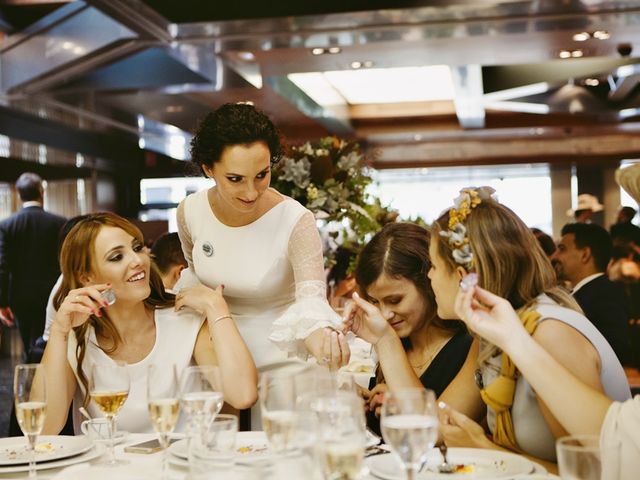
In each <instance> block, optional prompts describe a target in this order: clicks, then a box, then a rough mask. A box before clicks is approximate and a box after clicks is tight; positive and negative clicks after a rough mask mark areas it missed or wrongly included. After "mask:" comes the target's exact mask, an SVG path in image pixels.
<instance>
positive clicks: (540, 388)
mask: <svg viewBox="0 0 640 480" xmlns="http://www.w3.org/2000/svg"><path fill="white" fill-rule="evenodd" d="M463 286H464V283H463V284H462V285H461V287H462V288H461V289H460V292H459V293H458V296H457V299H456V303H455V311H456V314H457V316H458V318H461V319H462V320H464V322H465V323H466V324H467V326H468V327H469V329H470V330H472V331H473V332H474V333H476V334H478V335H480V336H482V338H484V339H485V340H486V341H488V342H491V343H492V344H493V345H496V346H497V347H499V348H500V349H502V350H503V351H504V353H505V354H506V355H508V356H509V358H510V359H511V361H513V362H514V364H515V366H516V367H517V368H518V370H519V371H520V372H521V373H522V374H523V375H524V376H525V377H526V378H527V380H528V381H529V382H530V384H531V387H532V388H533V389H534V390H535V392H536V395H537V396H538V397H540V399H541V400H542V401H543V402H544V405H546V407H547V408H548V409H549V410H550V412H551V414H552V415H553V416H554V417H555V418H557V419H558V421H559V422H560V424H561V425H562V427H563V428H564V429H565V430H566V431H567V432H568V433H570V434H571V435H599V436H600V450H601V452H602V456H601V462H602V478H603V479H605V478H606V479H617V480H632V479H636V478H637V476H638V470H640V396H636V397H635V398H634V399H633V400H627V401H625V402H614V401H612V400H611V399H610V398H608V397H607V396H605V395H603V393H602V392H600V391H598V390H596V389H594V388H592V387H590V386H589V385H587V384H585V383H584V382H582V381H581V380H580V379H578V378H577V377H576V376H575V375H574V374H573V373H571V372H570V371H569V370H568V369H567V368H565V366H564V365H562V364H561V363H560V362H559V361H558V360H557V358H555V357H554V356H553V355H552V354H550V353H549V352H548V351H547V350H546V349H545V348H543V346H542V345H540V344H539V343H538V342H536V341H535V339H534V338H533V337H531V336H530V335H529V333H528V332H527V331H526V330H525V328H524V327H523V325H522V322H521V321H520V318H519V316H518V314H517V312H516V311H515V310H514V309H513V307H512V306H511V304H510V303H509V301H507V300H505V299H504V298H500V297H498V296H496V295H493V294H492V293H490V292H489V291H487V290H484V289H482V288H480V287H477V286H472V285H471V286H469V287H468V288H467V287H463ZM467 420H468V419H466V417H464V416H463V415H460V414H458V413H456V412H452V411H451V410H450V409H448V408H445V409H444V412H443V415H442V418H441V422H442V424H444V425H446V427H445V428H461V429H464V428H466V427H465V423H466V422H467Z"/></svg>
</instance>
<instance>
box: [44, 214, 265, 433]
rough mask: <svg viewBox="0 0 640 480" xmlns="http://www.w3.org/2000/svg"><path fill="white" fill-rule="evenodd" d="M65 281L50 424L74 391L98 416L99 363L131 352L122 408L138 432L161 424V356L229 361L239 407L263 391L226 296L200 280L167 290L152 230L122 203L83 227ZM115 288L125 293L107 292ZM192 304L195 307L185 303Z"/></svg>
mask: <svg viewBox="0 0 640 480" xmlns="http://www.w3.org/2000/svg"><path fill="white" fill-rule="evenodd" d="M60 265H61V267H62V275H63V280H62V285H61V286H60V289H59V290H58V292H57V293H56V296H55V300H54V306H55V308H56V310H57V313H56V316H55V319H54V321H53V325H52V327H51V333H50V336H49V341H48V342H47V347H46V349H45V352H44V356H43V359H42V364H43V365H44V369H45V375H46V377H45V378H46V388H47V418H46V421H45V426H44V430H43V433H52V434H56V433H58V432H59V431H60V429H61V428H62V426H63V425H64V423H65V420H66V417H67V412H68V409H69V405H70V404H71V402H72V401H73V404H74V408H73V413H74V416H75V417H76V418H75V420H76V421H74V425H75V427H76V432H77V433H79V432H78V427H79V421H78V420H80V417H79V416H78V408H79V407H80V406H81V405H84V406H85V407H86V408H87V409H88V410H89V412H90V413H91V414H92V415H94V416H97V415H99V414H100V413H99V410H98V408H97V406H96V405H95V403H91V402H90V401H89V388H88V378H89V372H90V367H91V365H93V364H95V363H98V364H99V363H101V362H107V363H108V362H113V361H114V360H119V361H124V362H126V363H127V364H128V365H127V369H128V370H129V375H130V378H131V387H130V390H129V396H128V398H127V401H126V403H125V404H124V406H123V407H122V409H121V410H120V412H119V416H118V426H119V427H120V428H122V429H125V430H128V431H131V432H152V431H153V429H152V426H151V422H150V420H149V416H148V412H147V408H148V407H147V399H146V383H147V379H146V377H147V374H148V367H149V365H152V364H173V365H175V366H176V368H177V370H178V371H181V370H183V369H184V368H185V367H187V366H188V365H190V364H191V363H194V362H195V363H196V364H201V365H202V364H211V365H218V366H219V367H220V372H221V377H222V383H223V391H224V396H225V400H226V401H227V402H229V403H230V404H231V405H233V406H234V407H237V408H246V407H248V406H250V405H252V404H253V403H254V402H255V400H256V398H257V385H256V384H257V372H256V369H255V364H254V363H253V359H252V358H251V355H250V353H249V350H248V349H247V347H246V345H245V343H244V341H243V340H242V337H241V336H240V334H239V332H238V330H237V328H236V326H235V322H234V320H233V317H232V316H231V315H229V310H228V307H227V305H226V303H225V301H224V299H223V298H222V287H218V288H216V289H215V290H214V289H210V288H208V287H205V286H204V285H198V286H196V287H193V288H188V289H184V290H183V291H181V292H180V294H178V296H177V297H174V296H173V295H171V294H168V293H166V292H165V291H164V287H163V285H162V282H161V280H160V275H159V274H158V271H157V269H156V268H155V266H153V265H152V263H151V259H150V257H149V254H148V253H147V249H146V248H145V247H144V244H143V238H142V234H141V233H140V230H138V228H137V227H135V226H134V225H133V224H131V223H130V222H128V221H127V220H125V219H123V218H121V217H119V216H117V215H115V214H112V213H97V214H93V215H90V216H89V217H87V218H86V219H84V220H82V221H80V222H79V223H78V224H77V225H75V226H74V227H73V229H72V230H71V232H69V234H68V235H67V238H66V239H65V241H64V243H63V246H62V251H61V254H60ZM106 289H111V290H112V292H113V293H114V295H115V297H116V302H115V303H114V304H112V305H109V304H108V303H107V302H106V301H105V299H104V298H103V296H102V293H103V292H104V291H105V290H106ZM183 307H190V308H185V309H183Z"/></svg>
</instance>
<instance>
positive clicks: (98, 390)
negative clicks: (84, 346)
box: [89, 361, 130, 466]
mask: <svg viewBox="0 0 640 480" xmlns="http://www.w3.org/2000/svg"><path fill="white" fill-rule="evenodd" d="M129 383H130V382H129V371H128V370H127V364H126V363H125V362H121V361H113V362H111V363H107V364H94V365H93V366H92V367H91V375H90V377H89V392H90V395H91V398H92V399H93V401H94V402H95V403H96V405H98V408H99V409H100V411H101V412H102V414H103V415H104V416H105V417H106V419H107V425H108V427H109V428H108V432H109V442H108V443H109V448H108V458H107V460H106V461H105V462H104V463H105V464H107V465H111V466H115V465H119V464H125V463H128V462H126V461H124V460H116V457H115V452H114V448H113V447H114V445H113V444H114V441H113V434H114V430H115V423H116V416H117V414H118V412H119V411H120V408H121V407H122V405H124V402H126V401H127V397H129Z"/></svg>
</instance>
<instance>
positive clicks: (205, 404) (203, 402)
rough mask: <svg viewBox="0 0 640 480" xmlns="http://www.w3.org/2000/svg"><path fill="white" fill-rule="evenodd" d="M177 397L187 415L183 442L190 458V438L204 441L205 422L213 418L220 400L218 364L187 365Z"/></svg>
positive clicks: (207, 422)
mask: <svg viewBox="0 0 640 480" xmlns="http://www.w3.org/2000/svg"><path fill="white" fill-rule="evenodd" d="M180 400H181V402H182V408H183V409H184V411H185V412H186V413H187V415H188V428H187V441H188V442H189V444H188V451H189V457H190V458H191V456H192V449H193V446H194V445H193V444H194V440H197V442H198V444H199V445H205V444H206V435H207V431H208V429H209V424H211V422H213V420H214V419H215V418H216V415H218V413H219V412H220V410H221V409H222V404H223V403H224V394H223V390H222V377H221V375H220V370H219V369H218V367H216V366H214V365H193V366H190V367H187V368H186V369H185V370H184V371H183V372H182V375H181V377H180ZM196 434H197V435H196Z"/></svg>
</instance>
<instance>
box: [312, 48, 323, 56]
mask: <svg viewBox="0 0 640 480" xmlns="http://www.w3.org/2000/svg"><path fill="white" fill-rule="evenodd" d="M311 53H312V54H313V55H322V54H323V53H324V48H320V47H316V48H312V49H311Z"/></svg>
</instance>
